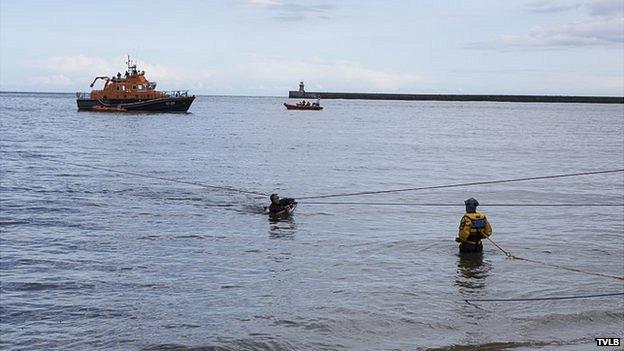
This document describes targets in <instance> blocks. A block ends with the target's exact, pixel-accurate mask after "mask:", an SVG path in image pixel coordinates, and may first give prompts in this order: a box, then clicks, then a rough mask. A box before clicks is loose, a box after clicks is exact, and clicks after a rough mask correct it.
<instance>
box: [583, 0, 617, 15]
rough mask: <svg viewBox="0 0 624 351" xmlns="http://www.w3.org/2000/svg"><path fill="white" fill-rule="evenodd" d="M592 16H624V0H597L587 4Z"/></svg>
mask: <svg viewBox="0 0 624 351" xmlns="http://www.w3.org/2000/svg"><path fill="white" fill-rule="evenodd" d="M585 7H586V8H587V9H588V10H589V12H590V14H591V15H592V16H618V15H619V16H622V15H623V14H624V1H622V0H595V1H592V2H589V3H586V4H585Z"/></svg>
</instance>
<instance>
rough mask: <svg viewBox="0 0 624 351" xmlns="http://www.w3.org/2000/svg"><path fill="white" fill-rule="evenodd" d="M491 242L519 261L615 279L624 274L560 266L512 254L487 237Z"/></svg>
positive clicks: (620, 278) (620, 277)
mask: <svg viewBox="0 0 624 351" xmlns="http://www.w3.org/2000/svg"><path fill="white" fill-rule="evenodd" d="M487 239H488V240H489V241H490V242H491V243H492V244H494V246H496V248H497V249H499V250H500V251H501V252H502V253H504V254H505V256H507V257H509V258H512V259H514V260H519V261H526V262H531V263H536V264H541V265H544V266H547V267H553V268H559V269H564V270H567V271H571V272H577V273H584V274H589V275H595V276H599V277H606V278H612V279H617V280H624V276H621V275H614V274H607V273H600V272H592V271H586V270H584V269H580V268H574V267H568V266H562V265H559V264H554V263H548V262H544V261H538V260H533V259H530V258H525V257H521V256H517V255H514V254H512V253H511V252H510V251H508V250H505V249H503V248H502V247H501V246H500V245H499V244H497V243H496V242H495V241H494V240H492V239H490V238H487Z"/></svg>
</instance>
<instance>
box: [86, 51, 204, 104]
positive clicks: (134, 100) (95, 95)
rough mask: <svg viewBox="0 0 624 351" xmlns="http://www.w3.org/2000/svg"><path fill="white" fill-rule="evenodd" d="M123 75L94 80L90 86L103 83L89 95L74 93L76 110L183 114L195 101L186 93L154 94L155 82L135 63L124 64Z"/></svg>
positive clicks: (159, 92) (155, 92)
mask: <svg viewBox="0 0 624 351" xmlns="http://www.w3.org/2000/svg"><path fill="white" fill-rule="evenodd" d="M126 63H127V65H128V69H127V70H126V73H125V74H123V75H122V74H121V73H117V75H116V76H113V77H108V76H99V77H95V79H94V80H93V82H92V83H91V87H93V85H94V84H95V82H97V81H98V80H103V81H104V87H103V88H102V89H101V90H92V91H91V92H90V93H76V98H77V99H76V103H77V104H78V109H79V110H90V111H115V112H120V111H162V112H176V111H177V112H186V111H188V109H189V107H191V104H192V103H193V101H194V100H195V96H194V95H189V94H188V92H187V91H171V92H165V91H158V90H156V82H151V81H149V80H147V78H145V71H139V70H138V69H137V65H136V63H134V62H133V61H132V60H130V57H128V61H127V62H126Z"/></svg>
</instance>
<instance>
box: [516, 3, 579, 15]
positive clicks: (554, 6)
mask: <svg viewBox="0 0 624 351" xmlns="http://www.w3.org/2000/svg"><path fill="white" fill-rule="evenodd" d="M580 7H581V5H580V4H578V3H574V2H570V1H567V2H560V1H557V0H538V1H532V2H530V3H528V4H527V5H526V8H527V10H528V11H529V12H533V13H554V12H564V11H569V10H575V9H578V8H580Z"/></svg>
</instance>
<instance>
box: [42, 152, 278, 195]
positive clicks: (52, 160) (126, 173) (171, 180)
mask: <svg viewBox="0 0 624 351" xmlns="http://www.w3.org/2000/svg"><path fill="white" fill-rule="evenodd" d="M33 156H37V157H38V158H39V159H40V160H44V161H49V162H55V163H60V164H64V165H70V166H74V167H81V168H88V169H97V170H100V171H106V172H110V173H117V174H125V175H131V176H135V177H142V178H150V179H158V180H164V181H168V182H174V183H180V184H189V185H196V186H199V187H203V188H209V189H218V190H225V191H230V192H236V193H241V194H250V195H259V196H269V194H266V193H262V192H259V191H253V190H245V189H239V188H234V187H229V186H220V185H210V184H205V183H200V182H194V181H188V180H182V179H176V178H167V177H159V176H154V175H148V174H142V173H136V172H129V171H119V170H116V169H111V168H105V167H99V166H91V165H83V164H79V163H73V162H67V161H61V160H55V159H51V158H47V157H43V156H39V155H33Z"/></svg>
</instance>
